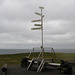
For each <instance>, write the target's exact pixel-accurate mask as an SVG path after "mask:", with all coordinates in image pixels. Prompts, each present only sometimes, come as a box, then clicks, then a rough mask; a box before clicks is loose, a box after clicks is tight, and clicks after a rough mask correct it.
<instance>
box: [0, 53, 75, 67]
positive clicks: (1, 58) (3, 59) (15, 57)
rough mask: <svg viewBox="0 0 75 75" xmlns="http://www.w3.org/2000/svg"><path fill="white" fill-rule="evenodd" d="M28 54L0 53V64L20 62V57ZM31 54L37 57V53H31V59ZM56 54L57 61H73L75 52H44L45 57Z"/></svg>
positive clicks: (74, 60)
mask: <svg viewBox="0 0 75 75" xmlns="http://www.w3.org/2000/svg"><path fill="white" fill-rule="evenodd" d="M26 56H28V53H22V54H11V55H0V66H2V65H3V64H5V63H7V64H8V65H14V64H20V62H21V59H22V58H24V57H26ZM33 56H35V57H37V56H38V53H36V54H34V55H33V54H32V55H31V56H30V57H31V59H32V58H33ZM56 56H57V62H59V60H61V59H64V60H68V61H70V62H74V63H75V53H56V55H54V54H51V53H50V54H49V53H46V54H45V57H48V58H50V57H54V59H56Z"/></svg>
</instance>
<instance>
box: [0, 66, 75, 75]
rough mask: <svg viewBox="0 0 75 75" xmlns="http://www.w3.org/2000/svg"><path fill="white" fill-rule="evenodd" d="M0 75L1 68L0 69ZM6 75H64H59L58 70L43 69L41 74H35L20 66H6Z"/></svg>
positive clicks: (74, 73)
mask: <svg viewBox="0 0 75 75" xmlns="http://www.w3.org/2000/svg"><path fill="white" fill-rule="evenodd" d="M0 75H1V68H0ZM7 75H65V74H59V71H58V70H51V69H45V70H43V71H42V72H36V71H31V70H27V69H26V68H22V67H20V65H10V66H8V70H7ZM66 75H69V74H66ZM71 75H75V67H74V66H73V74H71Z"/></svg>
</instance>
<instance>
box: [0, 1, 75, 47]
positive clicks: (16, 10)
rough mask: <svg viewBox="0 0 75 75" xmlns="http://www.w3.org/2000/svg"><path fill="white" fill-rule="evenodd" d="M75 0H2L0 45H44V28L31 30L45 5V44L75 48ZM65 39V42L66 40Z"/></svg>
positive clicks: (0, 9)
mask: <svg viewBox="0 0 75 75" xmlns="http://www.w3.org/2000/svg"><path fill="white" fill-rule="evenodd" d="M74 3H75V1H74V0H36V1H35V0H0V48H4V47H5V48H25V47H26V48H27V47H28V48H29V47H33V46H41V35H40V34H41V31H32V30H31V28H32V27H34V24H35V23H31V20H33V19H39V18H40V17H39V16H37V15H35V14H34V12H39V13H40V9H39V6H40V5H41V6H44V7H45V9H44V10H43V14H44V15H45V17H44V45H45V46H53V47H55V48H60V47H61V48H63V46H64V48H68V47H70V48H72V47H73V48H74V44H75V39H74V38H75V35H74V34H75V21H74V20H75V14H74V13H75V9H74V7H75V4H74ZM65 42H66V43H65Z"/></svg>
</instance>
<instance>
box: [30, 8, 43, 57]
mask: <svg viewBox="0 0 75 75" xmlns="http://www.w3.org/2000/svg"><path fill="white" fill-rule="evenodd" d="M39 8H40V9H41V13H38V12H35V14H36V15H39V16H40V17H41V19H40V20H32V21H31V22H41V24H34V26H39V28H31V30H41V43H42V44H41V50H42V58H43V56H44V48H43V17H44V15H43V14H42V9H44V7H39Z"/></svg>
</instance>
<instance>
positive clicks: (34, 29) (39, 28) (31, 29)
mask: <svg viewBox="0 0 75 75" xmlns="http://www.w3.org/2000/svg"><path fill="white" fill-rule="evenodd" d="M40 29H41V28H31V30H40Z"/></svg>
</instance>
